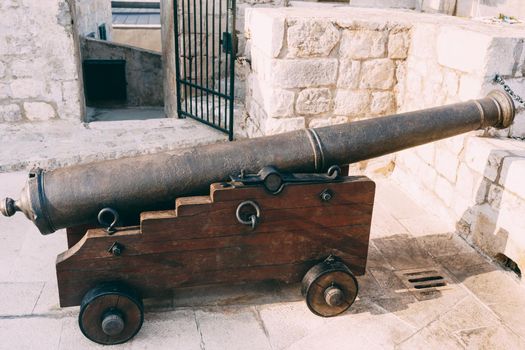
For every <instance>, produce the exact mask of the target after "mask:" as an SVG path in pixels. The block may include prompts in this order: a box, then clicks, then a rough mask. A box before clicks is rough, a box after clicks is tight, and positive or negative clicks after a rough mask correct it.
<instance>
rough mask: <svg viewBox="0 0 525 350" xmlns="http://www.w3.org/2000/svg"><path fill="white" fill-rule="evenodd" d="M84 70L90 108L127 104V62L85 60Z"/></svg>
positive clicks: (87, 102)
mask: <svg viewBox="0 0 525 350" xmlns="http://www.w3.org/2000/svg"><path fill="white" fill-rule="evenodd" d="M83 70H84V90H85V95H86V104H87V105H88V106H92V107H104V106H116V105H123V104H125V103H126V100H127V93H126V85H127V84H126V61H124V60H84V62H83Z"/></svg>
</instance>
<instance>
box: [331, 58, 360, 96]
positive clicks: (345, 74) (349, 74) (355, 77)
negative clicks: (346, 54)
mask: <svg viewBox="0 0 525 350" xmlns="http://www.w3.org/2000/svg"><path fill="white" fill-rule="evenodd" d="M360 67H361V63H360V62H359V61H354V60H351V59H344V58H343V59H341V61H340V63H339V79H338V80H337V86H338V87H342V88H346V89H357V88H358V86H359V71H360Z"/></svg>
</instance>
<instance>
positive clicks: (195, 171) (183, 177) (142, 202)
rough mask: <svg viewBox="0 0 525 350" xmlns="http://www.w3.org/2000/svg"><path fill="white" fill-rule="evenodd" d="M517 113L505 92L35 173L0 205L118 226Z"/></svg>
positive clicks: (68, 222) (52, 220) (53, 221)
mask: <svg viewBox="0 0 525 350" xmlns="http://www.w3.org/2000/svg"><path fill="white" fill-rule="evenodd" d="M514 113H515V108H514V104H513V102H512V100H511V98H510V97H509V95H508V94H506V93H504V92H500V91H494V92H492V93H490V94H489V95H488V96H487V97H485V98H482V99H478V100H472V101H469V102H463V103H458V104H454V105H450V106H444V107H437V108H431V109H427V110H422V111H416V112H409V113H403V114H398V115H392V116H388V117H383V118H376V119H369V120H363V121H358V122H355V123H351V124H340V125H335V126H328V127H323V128H318V129H306V130H298V131H293V132H290V133H286V134H280V135H275V136H268V137H262V138H256V139H251V140H245V141H239V142H234V143H223V144H216V145H210V146H206V147H196V148H188V149H186V150H184V151H182V152H178V153H170V152H167V153H160V154H155V155H147V156H141V157H136V158H126V159H120V160H113V161H104V162H98V163H93V164H88V165H80V166H73V167H67V168H62V169H57V170H54V171H50V172H44V171H40V170H38V171H35V172H32V173H31V174H30V175H29V179H28V182H27V184H26V186H25V188H24V189H23V191H22V194H21V197H20V199H19V200H18V201H13V200H11V199H9V198H7V199H5V200H3V201H2V202H1V203H0V211H1V212H2V214H4V215H6V216H11V215H13V214H14V213H15V212H16V211H22V212H24V214H25V215H26V216H27V217H28V218H29V219H30V220H32V221H33V222H34V223H35V224H36V226H37V227H38V228H39V230H40V232H42V233H43V234H48V233H52V232H54V231H56V230H58V229H61V228H65V227H71V226H76V225H80V224H83V223H88V222H96V218H97V215H98V213H99V212H100V210H101V209H103V208H112V209H114V210H116V211H117V212H118V213H119V214H120V217H121V220H122V224H125V225H131V224H134V223H138V221H139V215H140V213H141V212H143V211H151V210H162V209H171V208H173V207H174V201H175V199H176V198H177V197H181V196H187V195H199V194H205V193H207V192H208V188H209V185H210V184H211V183H213V182H218V181H225V180H227V179H228V178H229V177H230V176H231V175H234V174H238V173H239V171H241V170H245V171H246V172H252V173H253V172H256V171H258V170H260V169H262V168H263V167H265V166H268V165H271V166H274V167H276V168H277V169H279V170H281V171H288V172H324V171H326V170H327V169H328V168H329V167H330V166H332V165H345V164H350V163H354V162H358V161H361V160H365V159H370V158H374V157H378V156H382V155H385V154H388V153H392V152H396V151H400V150H403V149H406V148H409V147H414V146H418V145H421V144H424V143H428V142H432V141H436V140H440V139H443V138H447V137H451V136H454V135H458V134H462V133H465V132H468V131H472V130H477V129H481V128H486V127H491V126H492V127H497V128H506V127H508V126H509V125H510V124H511V123H512V121H513V119H514Z"/></svg>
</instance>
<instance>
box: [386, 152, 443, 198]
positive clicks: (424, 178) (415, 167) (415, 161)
mask: <svg viewBox="0 0 525 350" xmlns="http://www.w3.org/2000/svg"><path fill="white" fill-rule="evenodd" d="M397 164H400V165H402V166H403V167H404V168H405V172H407V173H409V174H410V178H405V179H400V180H399V181H400V182H401V183H406V182H412V181H413V180H412V177H413V178H416V179H417V180H418V181H421V184H422V185H423V186H424V187H425V188H427V189H429V190H432V191H433V190H434V188H435V184H436V177H437V172H436V169H435V168H434V167H432V166H430V165H428V164H427V163H426V162H425V161H423V160H422V159H421V158H420V157H418V156H417V154H416V152H415V151H414V150H412V149H409V150H406V151H403V152H399V153H398V156H397V158H396V165H397Z"/></svg>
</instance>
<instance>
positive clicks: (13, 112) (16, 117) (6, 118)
mask: <svg viewBox="0 0 525 350" xmlns="http://www.w3.org/2000/svg"><path fill="white" fill-rule="evenodd" d="M21 120H22V113H21V112H20V107H18V105H15V104H8V105H0V123H1V122H8V123H13V122H19V121H21Z"/></svg>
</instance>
